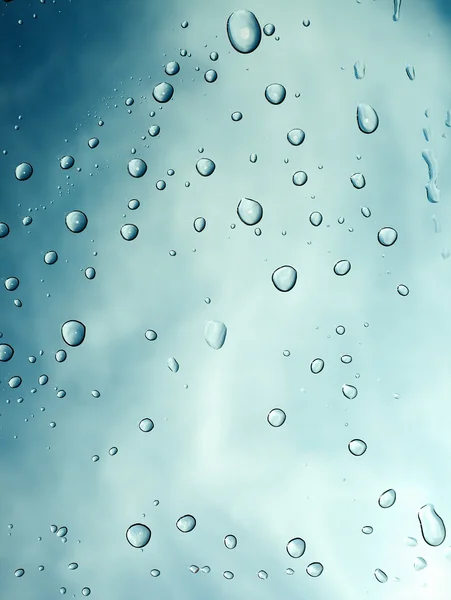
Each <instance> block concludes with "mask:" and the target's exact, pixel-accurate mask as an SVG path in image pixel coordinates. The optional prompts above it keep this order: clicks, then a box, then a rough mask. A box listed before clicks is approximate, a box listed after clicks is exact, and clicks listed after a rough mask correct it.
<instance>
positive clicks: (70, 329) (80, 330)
mask: <svg viewBox="0 0 451 600" xmlns="http://www.w3.org/2000/svg"><path fill="white" fill-rule="evenodd" d="M85 335H86V327H85V326H84V325H83V323H82V322H81V321H66V322H65V323H64V324H63V326H62V327H61V336H62V338H63V340H64V341H65V342H66V344H67V345H68V346H79V345H80V344H81V343H82V342H83V340H84V339H85Z"/></svg>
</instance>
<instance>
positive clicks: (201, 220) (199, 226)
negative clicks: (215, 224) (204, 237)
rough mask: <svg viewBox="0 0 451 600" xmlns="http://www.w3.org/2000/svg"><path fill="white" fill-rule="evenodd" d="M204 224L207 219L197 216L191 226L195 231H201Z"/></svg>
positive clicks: (205, 224)
mask: <svg viewBox="0 0 451 600" xmlns="http://www.w3.org/2000/svg"><path fill="white" fill-rule="evenodd" d="M206 226H207V221H206V220H205V219H204V218H203V217H197V219H195V220H194V223H193V227H194V229H195V230H196V231H197V233H201V232H202V231H203V230H204V229H205V227H206Z"/></svg>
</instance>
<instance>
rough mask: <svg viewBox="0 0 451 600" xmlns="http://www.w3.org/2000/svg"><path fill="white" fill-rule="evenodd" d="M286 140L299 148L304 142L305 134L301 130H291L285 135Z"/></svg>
mask: <svg viewBox="0 0 451 600" xmlns="http://www.w3.org/2000/svg"><path fill="white" fill-rule="evenodd" d="M287 140H288V141H289V142H290V144H292V145H293V146H300V145H301V144H302V142H303V141H304V140H305V133H304V132H303V131H302V129H291V131H289V132H288V133H287Z"/></svg>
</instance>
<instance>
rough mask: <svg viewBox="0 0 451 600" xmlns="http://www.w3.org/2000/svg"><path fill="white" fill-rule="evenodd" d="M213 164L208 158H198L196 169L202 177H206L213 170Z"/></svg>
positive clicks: (214, 166)
mask: <svg viewBox="0 0 451 600" xmlns="http://www.w3.org/2000/svg"><path fill="white" fill-rule="evenodd" d="M215 168H216V165H215V163H214V162H213V161H212V160H210V159H209V158H200V159H199V160H198V161H197V163H196V169H197V172H198V173H199V175H202V177H208V176H209V175H211V174H212V173H213V171H214V170H215Z"/></svg>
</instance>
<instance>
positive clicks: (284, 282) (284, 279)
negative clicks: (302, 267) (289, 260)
mask: <svg viewBox="0 0 451 600" xmlns="http://www.w3.org/2000/svg"><path fill="white" fill-rule="evenodd" d="M297 278H298V274H297V271H296V269H294V268H293V267H291V266H290V265H284V266H282V267H279V268H278V269H276V270H275V271H274V273H273V274H272V282H273V284H274V286H275V287H276V289H278V290H279V292H289V291H290V290H292V289H293V288H294V286H295V285H296V281H297Z"/></svg>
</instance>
